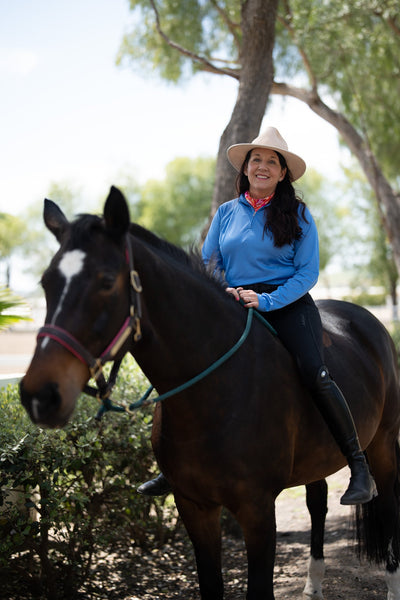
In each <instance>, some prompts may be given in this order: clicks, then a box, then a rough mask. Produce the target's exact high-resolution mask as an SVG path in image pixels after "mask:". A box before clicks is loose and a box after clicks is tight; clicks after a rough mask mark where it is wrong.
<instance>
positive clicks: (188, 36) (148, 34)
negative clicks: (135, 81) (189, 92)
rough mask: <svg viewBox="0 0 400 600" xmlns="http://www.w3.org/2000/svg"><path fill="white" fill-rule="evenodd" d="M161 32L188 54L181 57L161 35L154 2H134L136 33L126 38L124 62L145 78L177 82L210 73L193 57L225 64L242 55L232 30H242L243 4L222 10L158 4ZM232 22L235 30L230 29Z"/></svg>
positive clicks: (228, 3)
mask: <svg viewBox="0 0 400 600" xmlns="http://www.w3.org/2000/svg"><path fill="white" fill-rule="evenodd" d="M155 4H156V6H157V11H158V18H159V24H160V27H161V29H162V31H163V33H164V35H165V36H166V37H167V38H168V39H170V40H172V41H173V42H174V44H175V45H179V46H180V47H182V48H184V49H185V50H186V54H184V53H182V52H177V51H176V49H175V48H174V47H171V45H169V44H168V43H167V42H166V40H165V39H164V38H163V37H162V36H160V35H159V33H158V31H157V27H156V16H155V12H154V9H153V7H152V6H151V3H150V2H149V0H130V7H131V10H132V11H133V16H134V19H133V25H132V29H131V31H130V32H129V33H128V34H127V35H125V37H124V38H123V41H122V44H121V48H120V52H119V58H118V62H120V63H121V62H123V61H126V60H128V62H129V64H130V65H132V66H135V65H137V66H138V67H139V68H140V69H141V73H142V74H143V73H147V74H148V73H154V69H156V70H157V71H158V73H159V75H161V77H162V78H163V79H166V80H168V81H171V82H174V83H177V82H178V81H181V80H182V79H184V78H185V77H186V76H188V75H189V74H191V73H194V72H196V71H198V70H204V69H205V70H207V69H206V68H205V66H204V64H203V63H201V62H199V61H197V60H194V61H193V60H192V58H191V57H190V56H189V55H188V53H193V54H195V55H201V56H202V57H204V58H205V59H206V60H210V61H213V62H216V63H217V64H219V65H225V63H226V62H231V61H232V56H233V55H236V54H237V51H238V50H237V47H236V45H235V40H234V38H233V37H232V35H231V30H232V28H235V29H236V30H237V35H240V31H238V29H239V28H238V27H237V26H236V27H235V25H234V24H235V23H238V22H239V16H240V2H238V1H233V0H222V1H219V2H218V5H217V4H216V3H215V2H213V1H210V0H205V1H204V0H202V1H201V0H184V2H177V0H161V1H160V0H158V1H157V2H156V3H155ZM227 20H229V21H228V22H229V23H230V26H229V27H227Z"/></svg>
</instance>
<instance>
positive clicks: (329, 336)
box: [317, 300, 400, 420]
mask: <svg viewBox="0 0 400 600" xmlns="http://www.w3.org/2000/svg"><path fill="white" fill-rule="evenodd" d="M317 306H318V309H319V311H320V314H321V320H322V324H323V329H324V347H325V348H324V351H325V357H326V362H327V366H328V368H329V371H330V373H331V375H332V377H333V379H335V381H337V383H338V385H339V387H340V388H341V389H342V391H343V392H344V394H345V397H346V399H347V401H348V402H349V404H350V406H351V408H352V411H353V414H354V416H355V418H356V420H357V419H358V415H359V414H361V413H365V411H368V409H370V410H371V412H372V413H374V412H375V413H377V412H380V413H382V412H383V411H384V410H389V411H390V413H391V415H392V418H393V414H396V412H397V413H399V412H400V403H399V382H398V364H397V352H396V349H395V346H394V343H393V340H392V338H391V336H390V334H389V332H388V331H387V329H386V328H385V327H384V325H383V324H382V323H381V322H380V321H379V320H378V319H377V318H376V317H375V316H374V315H373V314H372V313H371V312H369V311H368V310H367V309H365V308H363V307H361V306H358V305H356V304H352V303H350V302H344V301H338V300H320V301H317Z"/></svg>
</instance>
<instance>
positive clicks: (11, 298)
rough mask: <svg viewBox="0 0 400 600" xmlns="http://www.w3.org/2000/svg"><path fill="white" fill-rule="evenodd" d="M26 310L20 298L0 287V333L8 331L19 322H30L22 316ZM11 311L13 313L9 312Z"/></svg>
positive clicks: (28, 318) (25, 316) (26, 317)
mask: <svg viewBox="0 0 400 600" xmlns="http://www.w3.org/2000/svg"><path fill="white" fill-rule="evenodd" d="M26 309H27V305H26V304H25V302H24V301H23V300H22V298H19V297H18V296H16V295H15V294H13V293H12V292H11V291H10V290H9V289H8V288H4V287H1V286H0V331H2V330H3V329H8V327H10V326H11V325H14V324H15V323H18V322H19V321H30V320H31V319H30V317H28V316H27V315H24V314H22V312H23V311H26ZM11 310H12V311H13V312H10V311H11ZM21 311H22V312H21Z"/></svg>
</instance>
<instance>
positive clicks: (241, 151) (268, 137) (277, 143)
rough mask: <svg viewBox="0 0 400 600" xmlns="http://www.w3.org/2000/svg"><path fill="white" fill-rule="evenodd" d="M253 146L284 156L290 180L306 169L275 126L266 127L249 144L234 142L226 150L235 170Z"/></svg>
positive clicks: (299, 175) (239, 167)
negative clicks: (289, 149)
mask: <svg viewBox="0 0 400 600" xmlns="http://www.w3.org/2000/svg"><path fill="white" fill-rule="evenodd" d="M253 148H268V149H269V150H275V152H279V154H282V156H283V157H284V158H285V160H286V163H287V166H288V168H289V171H290V173H291V176H292V178H291V180H292V181H296V179H299V178H300V177H301V176H302V175H303V173H304V171H305V170H306V163H305V162H304V160H303V159H302V158H300V156H297V154H293V152H289V151H288V145H287V143H286V142H285V140H284V139H283V137H282V136H281V134H280V133H279V131H278V130H277V129H275V127H267V129H265V131H263V132H262V133H260V135H259V136H258V137H256V138H255V139H254V140H253V141H252V142H251V144H234V145H233V146H230V147H229V148H228V150H227V155H228V160H229V162H230V163H231V165H232V166H233V167H235V169H236V171H240V169H241V167H242V164H243V162H244V159H245V158H246V156H247V153H248V152H249V151H250V150H252V149H253Z"/></svg>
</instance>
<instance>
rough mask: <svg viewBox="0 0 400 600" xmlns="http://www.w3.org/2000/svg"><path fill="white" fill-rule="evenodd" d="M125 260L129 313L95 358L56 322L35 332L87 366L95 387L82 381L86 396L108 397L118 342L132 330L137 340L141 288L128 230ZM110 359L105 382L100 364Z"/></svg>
mask: <svg viewBox="0 0 400 600" xmlns="http://www.w3.org/2000/svg"><path fill="white" fill-rule="evenodd" d="M126 260H127V262H128V264H129V280H130V287H129V290H130V309H129V316H128V317H127V318H126V319H125V321H124V323H123V324H122V327H121V328H120V330H119V331H118V333H117V335H116V336H115V337H114V339H113V340H112V342H111V343H110V344H109V345H108V346H107V348H106V349H105V350H104V352H102V354H100V356H99V357H98V358H95V357H94V356H93V355H92V354H91V353H90V352H89V351H88V350H86V348H85V347H84V346H82V344H81V343H80V342H79V341H78V340H77V339H76V338H75V337H74V336H73V335H71V334H70V333H69V332H68V331H66V330H65V329H63V328H62V327H58V326H57V325H52V324H51V323H49V324H45V325H44V326H43V327H41V328H40V329H39V331H38V335H37V339H38V340H39V339H41V338H50V339H52V340H54V341H55V342H58V343H59V344H61V346H63V347H64V348H66V349H67V350H68V351H69V352H71V354H73V355H74V356H76V358H78V359H79V360H80V361H81V362H82V363H83V364H84V365H86V366H87V367H88V368H89V371H90V375H91V377H92V378H93V379H94V380H95V381H96V384H97V386H98V389H96V388H93V387H91V386H88V385H86V386H85V387H84V390H83V391H84V392H85V393H86V394H89V395H90V396H95V397H97V398H100V399H103V398H108V396H109V395H110V393H111V390H112V388H113V386H114V384H115V381H116V378H117V375H118V369H119V367H120V365H121V362H122V358H121V359H119V360H115V357H116V355H117V354H118V352H119V351H120V349H121V348H122V346H123V345H124V344H125V342H126V341H127V339H128V338H129V337H130V335H131V334H132V332H134V341H135V342H137V341H139V340H140V339H141V337H142V333H141V327H140V319H141V316H142V311H141V303H140V293H141V292H142V285H141V283H140V278H139V275H138V273H137V271H135V270H134V268H133V255H132V249H131V243H130V238H129V234H127V236H126ZM110 361H113V366H112V369H111V374H110V377H109V380H108V382H107V381H106V379H105V377H104V374H103V367H104V365H105V364H106V363H107V362H110Z"/></svg>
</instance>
